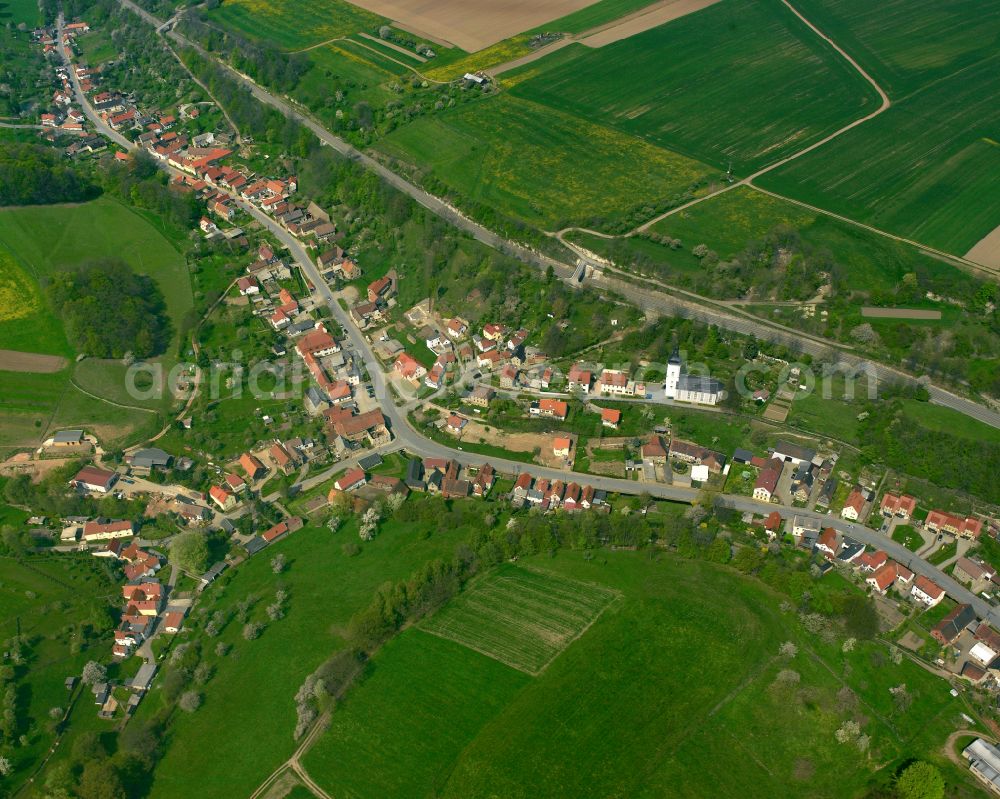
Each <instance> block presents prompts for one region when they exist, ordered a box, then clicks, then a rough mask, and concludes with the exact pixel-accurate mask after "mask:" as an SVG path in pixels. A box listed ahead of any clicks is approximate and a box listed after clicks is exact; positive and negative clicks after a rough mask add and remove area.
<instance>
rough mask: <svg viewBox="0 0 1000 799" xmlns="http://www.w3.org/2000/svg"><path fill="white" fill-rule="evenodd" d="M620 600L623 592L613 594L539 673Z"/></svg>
mask: <svg viewBox="0 0 1000 799" xmlns="http://www.w3.org/2000/svg"><path fill="white" fill-rule="evenodd" d="M620 601H622V594H618V595H617V596H612V597H611V599H610V600H609V601H608V602H607V603H606V604H605V605H604V607H602V608H601V609H600V610H599V611H597V615H596V616H594V618H592V619H591V620H590V621H589V622H587V623H586V624H585V625H584V626H583V627H582V628H581V629H580V631H579V632H577V634H576V635H574V636H573V637H572V638H570V639H569V640H568V641H567V642H566V645H565V646H564V647H563V648H562V649H560V650H559V651H558V652H556V653H555V654H554V655H553V656H552V657H551V658H549V659H548V660H547V661H546V662H545V664H544V665H543V666H542V667H541V668H540V669H539V670H538V674H541V673H542V672H543V671H545V670H546V669H547V668H548V667H549V666H551V665H552V663H553V662H554V661H555V659H556V658H558V657H559V656H560V655H561V654H562V653H563V652H565V651H566V650H567V649H569V648H570V647H571V646H572V645H573V644H574V643H575V642H576V641H578V640H579V639H580V638H582V637H583V634H584V633H586V632H587V631H588V630H589V629H590V628H591V627H593V626H594V625H595V624H596V623H597V621H598V619H600V618H601V616H603V615H604V612H605V611H606V610H607V609H608V608H610V607H611V606H612V605H614V604H616V603H618V602H620ZM536 676H537V675H536Z"/></svg>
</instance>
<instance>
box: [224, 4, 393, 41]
mask: <svg viewBox="0 0 1000 799" xmlns="http://www.w3.org/2000/svg"><path fill="white" fill-rule="evenodd" d="M211 18H212V19H213V20H214V21H215V22H216V23H217V24H219V25H222V26H223V27H228V28H232V29H233V30H236V31H238V32H239V33H242V34H243V35H244V36H249V37H250V38H252V39H260V40H262V41H265V42H267V43H268V44H271V45H273V46H276V47H279V48H281V49H282V50H286V51H289V52H294V51H296V50H302V49H304V48H306V47H311V46H312V45H315V44H319V43H320V42H325V41H327V40H328V39H333V38H334V37H337V36H347V35H349V34H352V33H355V32H357V31H368V32H371V33H375V32H376V31H377V30H378V27H379V25H381V24H382V23H383V22H384V21H385V20H384V19H383V18H382V17H379V16H378V15H376V14H372V13H370V12H368V11H365V10H364V9H361V8H358V7H357V6H354V5H351V4H350V3H345V2H341V0H317V2H313V3H309V4H308V5H302V4H299V3H291V2H288V1H287V0H226V2H224V3H222V5H220V6H219V7H218V8H217V9H216V10H215V11H213V12H212V14H211Z"/></svg>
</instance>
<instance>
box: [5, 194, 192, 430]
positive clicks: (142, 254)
mask: <svg viewBox="0 0 1000 799" xmlns="http://www.w3.org/2000/svg"><path fill="white" fill-rule="evenodd" d="M156 221H157V220H155V219H153V220H152V221H151V220H150V219H149V218H147V217H146V216H144V215H141V214H139V213H137V212H134V211H132V210H130V209H129V208H127V207H126V206H125V205H123V204H121V203H119V202H116V201H115V200H111V199H104V198H102V199H98V200H94V201H92V202H89V203H84V204H81V205H53V206H34V207H27V208H16V209H11V208H7V209H3V210H2V211H0V241H2V242H3V246H2V247H0V262H2V264H3V265H4V270H3V273H2V274H0V348H4V349H14V350H22V351H26V352H40V353H47V354H55V355H63V356H67V357H70V356H72V355H73V348H72V343H71V342H68V341H67V340H66V334H65V331H64V330H63V327H62V324H61V323H60V322H59V320H58V318H57V317H56V316H55V314H54V313H53V312H52V310H51V307H50V306H49V304H48V300H47V298H46V297H45V295H44V290H43V286H44V284H45V281H46V279H47V278H48V276H49V275H52V274H53V273H55V272H57V271H59V270H63V269H72V268H76V267H79V266H81V265H82V264H85V263H86V262H88V261H90V260H94V259H98V258H106V257H117V258H121V259H123V260H124V261H126V262H127V263H128V264H129V265H130V266H131V267H132V268H133V269H135V270H136V271H137V272H140V273H142V274H146V275H149V276H150V277H152V278H153V279H154V280H155V281H156V282H157V284H158V285H159V287H160V289H161V291H162V292H163V296H164V300H165V301H166V305H167V311H168V313H169V314H170V317H171V319H172V321H173V323H174V326H175V329H177V328H178V327H179V325H180V322H181V320H182V319H183V317H184V316H185V314H186V313H187V312H188V311H189V310H190V308H191V307H192V305H193V297H192V294H191V284H190V280H189V277H188V271H187V265H186V264H185V261H184V257H183V256H182V255H181V253H180V252H179V251H178V249H177V248H176V247H175V246H174V245H173V244H172V243H171V242H170V241H169V240H168V239H167V238H166V237H165V236H164V235H163V233H162V232H161V231H160V230H159V229H158V228H157V227H156V225H154V224H153V223H154V222H156ZM27 322H30V324H29V323H27ZM171 346H172V348H173V346H174V345H171ZM158 362H159V363H161V364H162V365H163V366H164V368H165V369H169V368H170V367H171V365H172V364H173V352H168V353H167V354H166V356H164V357H163V358H160V359H158ZM3 374H5V375H9V379H4V380H3V381H2V386H3V388H2V389H0V408H2V409H3V414H2V418H0V448H8V447H16V446H25V445H29V444H31V443H34V442H36V441H37V440H38V439H39V437H40V436H41V435H43V434H44V433H45V432H46V431H47V430H49V429H51V428H53V427H64V426H67V425H83V426H87V427H91V428H94V429H99V430H100V433H101V434H102V438H103V440H104V441H105V443H122V442H124V441H126V440H130V439H131V438H132V437H134V436H136V435H138V434H140V433H141V432H143V431H149V432H153V431H154V429H155V428H156V426H157V423H158V417H157V416H156V415H155V414H152V413H144V412H142V411H138V410H132V409H129V408H121V407H118V406H117V405H113V404H110V403H106V402H102V401H100V400H96V399H94V398H93V397H89V396H87V394H85V393H83V391H80V390H79V389H77V388H76V387H74V386H73V385H72V384H71V383H70V380H71V378H72V380H75V381H76V382H77V383H78V384H79V386H80V387H81V388H82V389H84V390H85V391H87V392H89V393H91V394H94V395H96V396H98V397H104V398H107V399H109V400H111V401H113V402H116V403H119V404H124V405H140V406H143V407H148V408H150V409H152V410H157V411H160V410H162V409H163V408H165V407H166V406H168V405H169V404H170V401H171V400H170V398H169V396H164V397H163V398H162V399H159V400H150V401H138V400H135V399H132V398H131V397H130V396H129V394H128V393H127V391H126V387H125V367H124V366H123V365H122V364H121V363H120V362H109V361H101V360H88V361H83V362H81V363H79V364H75V365H71V366H68V367H67V368H66V369H64V370H63V371H61V372H57V373H54V374H27V373H16V375H15V373H3Z"/></svg>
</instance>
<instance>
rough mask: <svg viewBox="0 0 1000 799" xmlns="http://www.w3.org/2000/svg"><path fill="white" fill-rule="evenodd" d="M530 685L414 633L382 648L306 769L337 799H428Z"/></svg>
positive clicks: (490, 662)
mask: <svg viewBox="0 0 1000 799" xmlns="http://www.w3.org/2000/svg"><path fill="white" fill-rule="evenodd" d="M529 679H530V678H529V677H528V676H526V675H525V674H523V673H522V672H520V671H517V670H515V669H512V668H509V667H508V666H505V665H504V664H503V663H500V662H498V661H496V660H494V659H492V658H489V657H486V656H484V655H481V654H479V653H478V652H474V651H472V650H471V649H469V648H467V647H464V646H461V645H460V644H457V643H454V642H453V641H448V640H445V639H443V638H439V637H437V636H434V635H429V634H428V633H426V632H424V631H423V630H420V629H409V630H407V631H406V632H404V633H403V634H402V635H400V636H399V638H397V639H395V640H393V641H390V642H389V643H388V644H387V645H386V646H385V648H384V649H383V650H382V651H381V652H380V653H379V654H378V657H376V658H375V660H374V663H373V664H372V667H371V668H370V670H369V673H368V675H367V676H366V678H365V680H364V682H363V684H362V685H361V686H360V687H359V688H358V690H357V691H356V693H354V694H353V695H352V696H351V700H350V701H349V702H347V703H346V704H344V705H343V706H342V707H341V708H340V709H338V710H337V711H336V712H335V713H334V716H333V723H332V724H331V727H330V729H329V730H328V731H327V732H326V733H325V734H324V736H323V739H322V741H321V742H320V743H319V745H317V746H316V747H315V748H314V749H313V750H312V751H311V752H310V753H309V756H308V758H307V760H306V764H307V768H308V769H309V771H310V774H312V775H313V776H314V777H315V776H319V775H322V781H321V784H322V785H324V786H326V787H330V786H336V789H337V790H335V791H334V792H333V793H334V795H337V796H354V797H368V796H371V797H375V796H392V797H400V799H401V798H402V797H417V796H426V795H428V794H431V793H433V789H436V788H439V787H440V786H441V784H442V783H443V782H444V778H445V776H446V775H447V773H448V770H449V768H450V767H451V765H452V763H454V761H455V760H456V759H457V758H458V757H459V756H460V755H461V753H462V750H463V749H464V748H465V746H466V745H467V744H468V742H469V741H470V740H472V739H473V738H475V736H476V733H478V732H479V730H480V729H481V728H482V727H483V726H484V725H485V724H487V723H488V722H489V721H491V720H492V719H493V718H494V717H496V716H497V715H498V714H499V713H500V712H501V711H502V710H503V709H504V707H505V706H506V705H507V703H508V702H510V701H511V700H512V699H513V698H514V696H515V695H516V694H517V692H518V691H519V690H520V689H521V688H522V687H523V686H524V685H525V683H526V682H528V680H529ZM442 718H446V719H447V720H448V723H447V725H442V723H441V720H442ZM362 764H364V766H362Z"/></svg>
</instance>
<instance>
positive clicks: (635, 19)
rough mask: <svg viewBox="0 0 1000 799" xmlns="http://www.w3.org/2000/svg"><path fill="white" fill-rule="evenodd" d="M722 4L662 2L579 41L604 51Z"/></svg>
mask: <svg viewBox="0 0 1000 799" xmlns="http://www.w3.org/2000/svg"><path fill="white" fill-rule="evenodd" d="M718 2H719V0H662V2H660V3H657V4H655V5H653V6H648V7H646V8H643V9H640V10H639V11H636V12H634V13H632V14H629V15H628V16H625V17H622V18H621V19H616V20H614V21H613V22H609V23H607V24H606V25H602V26H601V27H599V28H593V29H592V30H589V31H586V32H584V33H582V34H580V36H578V37H577V41H578V42H580V43H582V44H585V45H587V47H604V45H606V44H612V43H613V42H619V41H621V40H622V39H627V38H628V37H629V36H635V35H636V34H637V33H642V32H643V31H648V30H649V29H650V28H655V27H658V26H659V25H664V24H666V23H667V22H671V21H673V20H675V19H680V18H681V17H686V16H687V15H688V14H693V13H694V12H695V11H701V10H702V9H703V8H708V7H709V6H712V5H715V4H716V3H718Z"/></svg>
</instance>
